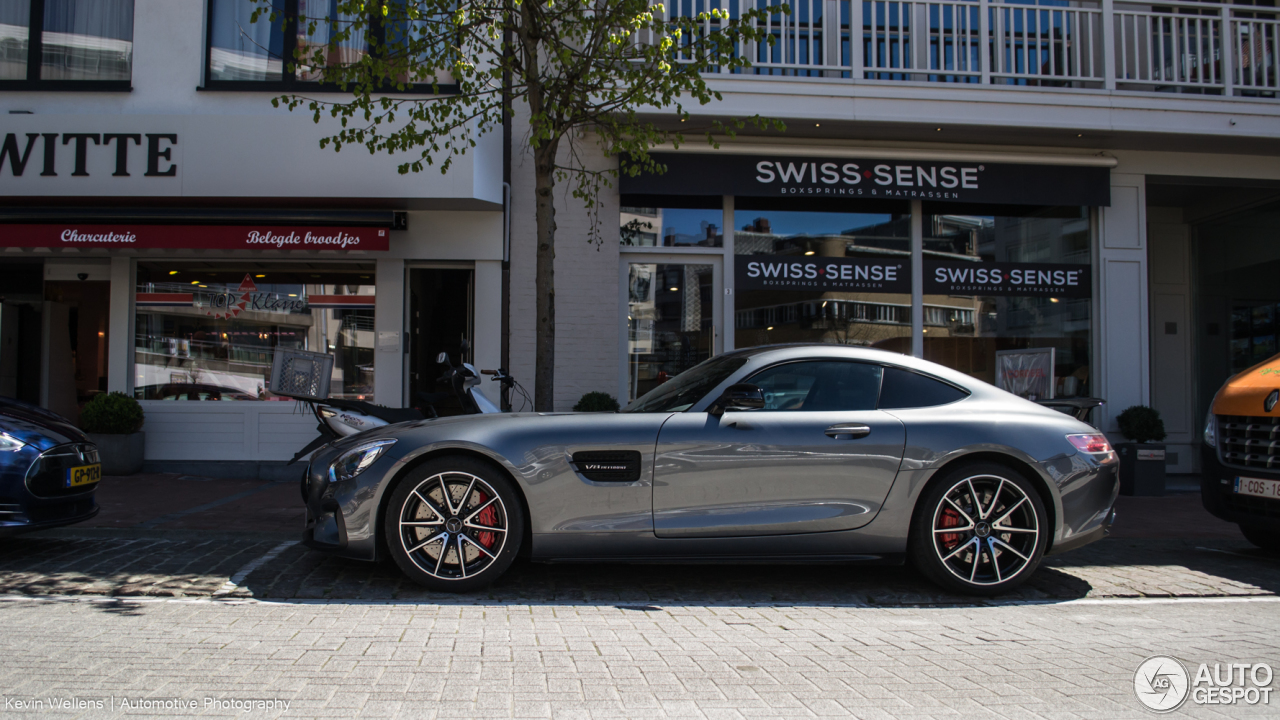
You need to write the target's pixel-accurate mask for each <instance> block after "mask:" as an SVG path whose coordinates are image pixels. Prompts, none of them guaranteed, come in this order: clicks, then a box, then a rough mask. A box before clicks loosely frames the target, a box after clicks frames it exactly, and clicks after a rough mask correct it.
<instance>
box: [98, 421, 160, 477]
mask: <svg viewBox="0 0 1280 720" xmlns="http://www.w3.org/2000/svg"><path fill="white" fill-rule="evenodd" d="M85 434H86V435H87V436H88V437H89V441H90V442H92V443H93V444H94V445H97V446H98V456H99V457H100V458H102V474H103V475H133V474H134V473H138V472H142V452H143V450H144V449H145V447H146V435H145V434H144V433H143V432H141V431H139V432H136V433H133V434H132V435H100V434H98V433H85Z"/></svg>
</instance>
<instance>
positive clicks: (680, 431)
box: [653, 360, 906, 538]
mask: <svg viewBox="0 0 1280 720" xmlns="http://www.w3.org/2000/svg"><path fill="white" fill-rule="evenodd" d="M881 374H882V368H881V367H880V366H879V365H876V364H873V363H861V362H851V361H842V360H839V361H832V360H802V361H795V362H789V363H783V364H779V365H774V366H771V367H768V368H765V369H763V370H761V371H759V372H757V373H755V374H754V375H753V376H751V377H750V378H748V379H746V380H745V382H747V383H750V384H753V385H758V386H759V387H760V388H761V389H762V390H763V391H764V395H765V400H766V404H765V407H764V408H763V409H759V410H745V411H735V410H728V411H726V412H725V413H724V414H723V415H720V416H717V415H715V414H712V413H708V412H697V413H695V412H683V413H678V414H676V415H675V416H673V417H672V418H670V419H669V420H667V422H666V423H665V424H663V426H662V430H661V431H660V432H659V435H658V445H657V452H656V454H655V459H654V487H653V518H654V532H655V533H656V534H657V535H658V536H659V537H673V538H675V537H734V536H751V535H780V534H793V533H812V532H827V531H832V530H849V529H853V528H856V527H860V526H862V525H865V524H866V523H868V522H870V521H871V519H872V518H874V517H875V514H876V512H877V511H878V510H879V509H880V505H881V503H883V502H884V499H885V496H887V495H888V493H889V487H890V486H891V485H892V484H893V480H894V478H895V477H896V476H897V473H898V466H899V465H900V464H901V462H902V453H903V446H904V444H905V440H906V433H905V429H904V428H903V425H902V423H901V422H899V421H898V420H897V419H896V418H894V417H893V416H892V415H890V414H888V413H886V412H883V411H880V410H877V409H875V408H876V403H877V398H878V396H879V392H880V378H881Z"/></svg>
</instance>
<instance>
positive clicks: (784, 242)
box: [733, 198, 911, 352]
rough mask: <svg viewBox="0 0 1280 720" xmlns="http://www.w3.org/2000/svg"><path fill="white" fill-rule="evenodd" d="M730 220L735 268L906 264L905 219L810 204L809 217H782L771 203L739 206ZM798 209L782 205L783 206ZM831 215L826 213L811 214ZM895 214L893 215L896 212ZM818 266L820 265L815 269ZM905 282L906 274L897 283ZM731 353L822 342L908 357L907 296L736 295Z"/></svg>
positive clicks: (799, 213)
mask: <svg viewBox="0 0 1280 720" xmlns="http://www.w3.org/2000/svg"><path fill="white" fill-rule="evenodd" d="M738 201H739V205H740V209H739V210H738V211H736V212H735V213H734V218H735V220H734V221H735V224H736V225H737V226H738V230H736V231H735V232H734V236H733V237H734V240H733V242H734V253H735V258H734V262H735V264H738V265H740V264H741V263H744V262H747V261H748V260H747V256H755V257H762V256H767V257H781V258H795V259H797V260H802V259H817V260H820V259H822V258H869V259H876V260H883V261H895V260H896V261H897V263H896V264H895V267H896V266H897V265H901V266H902V267H903V268H905V267H907V266H906V263H907V262H909V259H910V257H911V249H910V237H911V225H910V216H909V215H907V214H905V213H902V212H901V211H900V208H897V207H886V208H884V209H885V210H887V211H888V212H882V213H859V212H844V211H840V210H838V209H837V208H840V207H842V206H843V207H847V204H843V203H823V204H822V205H817V204H810V205H809V207H812V208H815V209H804V210H782V209H773V208H774V207H777V206H776V205H774V203H772V202H767V201H761V200H755V199H748V198H739V199H738ZM799 205H800V203H797V202H795V201H789V202H788V203H787V205H786V206H790V207H796V206H799ZM824 206H825V207H830V208H832V209H831V210H824V209H818V208H822V207H824ZM895 210H896V211H897V212H895ZM819 265H820V266H822V263H819ZM904 277H909V274H906V275H904ZM735 292H736V295H735V298H736V303H737V307H736V312H735V320H734V322H735V334H734V337H735V345H736V346H737V347H752V346H757V345H770V344H774V343H789V342H822V343H835V344H840V345H860V346H869V347H882V348H888V349H892V350H895V351H899V352H904V351H908V350H909V349H910V338H911V294H910V290H909V288H908V289H907V290H906V291H905V292H849V291H828V290H823V291H818V290H787V289H781V290H772V289H768V290H759V289H757V290H743V289H741V288H739V289H738V290H736V291H735Z"/></svg>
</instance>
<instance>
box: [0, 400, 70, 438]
mask: <svg viewBox="0 0 1280 720" xmlns="http://www.w3.org/2000/svg"><path fill="white" fill-rule="evenodd" d="M0 432H3V433H5V434H6V435H9V436H11V437H13V438H15V439H17V440H21V441H22V442H24V443H27V444H28V445H33V446H35V447H37V448H39V449H40V450H42V451H43V450H48V449H49V448H51V447H54V446H55V445H63V444H65V443H72V442H77V443H78V442H88V438H86V437H85V435H84V433H83V432H81V431H80V429H79V428H77V427H76V426H75V425H72V424H71V421H70V420H67V419H66V418H64V417H62V416H61V415H58V414H57V413H53V412H49V411H48V410H45V409H44V408H41V407H36V406H35V405H30V404H28V403H24V402H22V401H21V400H14V399H13V398H7V397H0Z"/></svg>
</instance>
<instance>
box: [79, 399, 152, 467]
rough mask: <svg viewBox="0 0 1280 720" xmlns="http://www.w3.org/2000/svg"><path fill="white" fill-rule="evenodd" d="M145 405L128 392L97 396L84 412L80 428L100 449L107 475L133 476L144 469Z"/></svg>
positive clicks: (99, 452) (87, 404)
mask: <svg viewBox="0 0 1280 720" xmlns="http://www.w3.org/2000/svg"><path fill="white" fill-rule="evenodd" d="M142 421H143V414H142V406H141V405H139V404H138V401H137V400H134V399H133V398H131V397H129V396H128V395H125V394H124V393H119V392H113V393H102V394H100V395H95V396H94V398H93V399H92V400H90V401H89V402H88V403H86V404H85V406H84V409H83V410H81V411H80V426H81V427H82V428H84V432H85V435H88V436H89V441H90V442H92V443H93V444H94V445H97V446H98V455H99V456H100V457H101V458H102V474H103V475H133V474H134V473H137V472H140V471H141V470H142V451H143V448H144V444H145V437H146V436H145V435H144V433H143V432H142Z"/></svg>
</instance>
